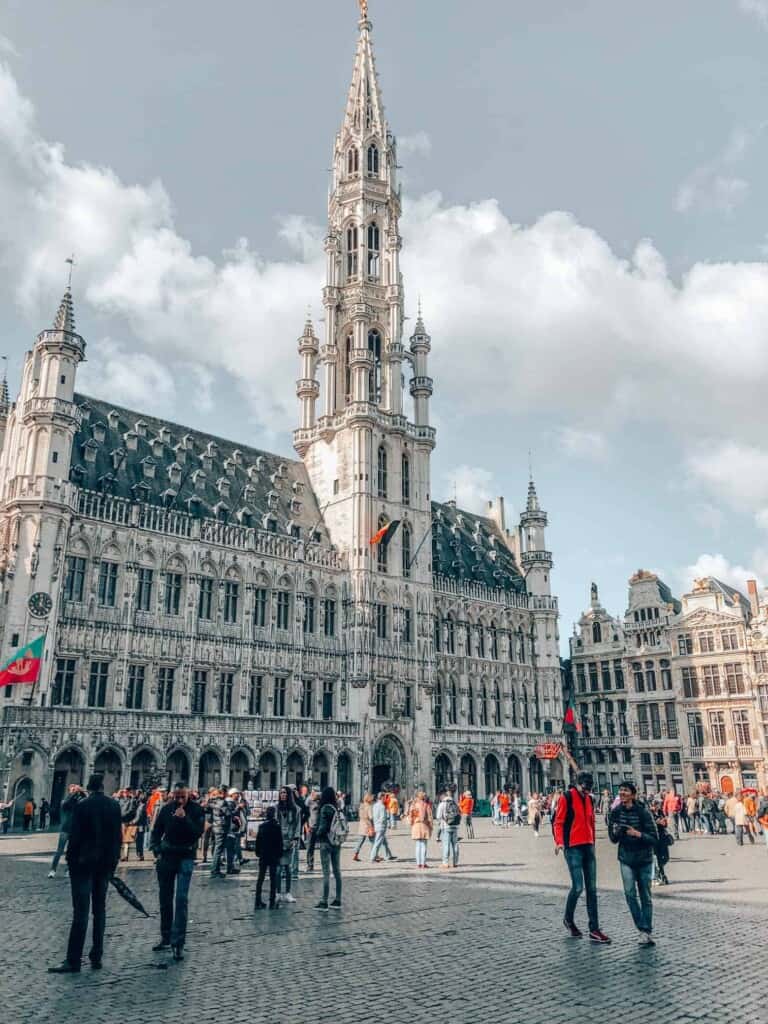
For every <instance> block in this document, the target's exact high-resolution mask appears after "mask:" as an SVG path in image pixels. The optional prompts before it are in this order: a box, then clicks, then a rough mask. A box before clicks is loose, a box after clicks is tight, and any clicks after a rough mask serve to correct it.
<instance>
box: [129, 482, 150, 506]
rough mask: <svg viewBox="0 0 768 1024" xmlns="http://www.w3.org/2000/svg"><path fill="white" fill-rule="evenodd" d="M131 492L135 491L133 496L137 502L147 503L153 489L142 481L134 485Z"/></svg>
mask: <svg viewBox="0 0 768 1024" xmlns="http://www.w3.org/2000/svg"><path fill="white" fill-rule="evenodd" d="M131 490H132V491H133V496H134V498H135V499H136V500H137V501H146V500H147V498H148V497H149V492H150V490H151V488H150V486H149V484H145V483H144V481H143V480H142V481H141V483H138V484H134V485H133V487H132V488H131Z"/></svg>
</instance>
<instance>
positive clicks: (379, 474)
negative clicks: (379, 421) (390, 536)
mask: <svg viewBox="0 0 768 1024" xmlns="http://www.w3.org/2000/svg"><path fill="white" fill-rule="evenodd" d="M376 493H377V494H378V496H379V497H380V498H386V497H387V449H386V448H385V447H384V445H383V444H382V445H379V451H378V454H377V456H376ZM379 525H381V524H379Z"/></svg>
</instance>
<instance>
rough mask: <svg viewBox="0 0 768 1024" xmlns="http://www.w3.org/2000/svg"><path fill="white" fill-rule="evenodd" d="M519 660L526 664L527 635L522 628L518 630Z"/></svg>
mask: <svg viewBox="0 0 768 1024" xmlns="http://www.w3.org/2000/svg"><path fill="white" fill-rule="evenodd" d="M517 660H518V662H519V663H520V664H521V665H524V664H525V636H524V635H523V631H522V629H518V631H517Z"/></svg>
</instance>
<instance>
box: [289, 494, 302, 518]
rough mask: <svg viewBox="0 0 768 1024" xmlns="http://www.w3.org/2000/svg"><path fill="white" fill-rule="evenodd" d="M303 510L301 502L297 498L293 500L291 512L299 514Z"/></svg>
mask: <svg viewBox="0 0 768 1024" xmlns="http://www.w3.org/2000/svg"><path fill="white" fill-rule="evenodd" d="M300 512H301V502H300V501H297V500H296V498H294V499H293V501H292V502H291V513H292V514H293V515H295V516H297V515H298V514H299V513H300Z"/></svg>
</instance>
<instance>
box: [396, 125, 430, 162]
mask: <svg viewBox="0 0 768 1024" xmlns="http://www.w3.org/2000/svg"><path fill="white" fill-rule="evenodd" d="M431 152H432V139H431V138H430V137H429V135H428V134H427V133H426V132H425V131H418V132H414V133H413V135H398V137H397V155H398V157H403V158H407V157H410V156H414V157H415V156H429V155H430V153H431Z"/></svg>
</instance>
